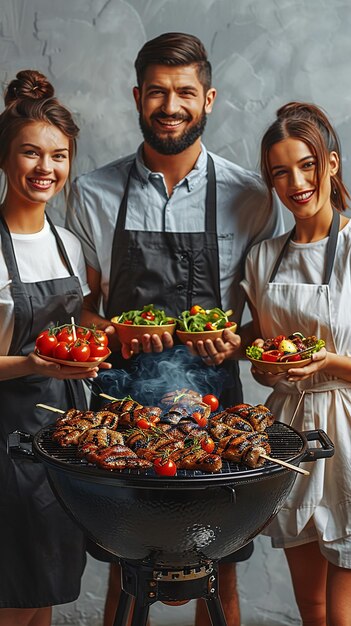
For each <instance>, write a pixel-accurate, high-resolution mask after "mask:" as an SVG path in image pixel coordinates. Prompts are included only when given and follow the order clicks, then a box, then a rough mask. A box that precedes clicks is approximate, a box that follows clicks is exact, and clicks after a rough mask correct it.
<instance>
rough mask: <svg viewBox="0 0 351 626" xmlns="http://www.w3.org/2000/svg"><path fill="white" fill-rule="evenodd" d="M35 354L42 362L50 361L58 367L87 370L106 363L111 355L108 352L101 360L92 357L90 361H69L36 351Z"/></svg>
mask: <svg viewBox="0 0 351 626" xmlns="http://www.w3.org/2000/svg"><path fill="white" fill-rule="evenodd" d="M35 353H36V354H37V355H38V356H40V358H41V359H44V361H51V362H52V363H59V364H60V365H68V366H70V367H87V368H89V367H90V368H92V367H96V366H98V365H100V363H103V362H104V361H106V359H108V357H109V356H110V354H111V350H109V352H108V354H106V356H103V357H102V358H99V357H94V359H93V360H92V361H69V360H68V359H67V360H66V359H55V358H54V357H53V356H45V355H44V354H40V352H38V351H37V350H36V351H35Z"/></svg>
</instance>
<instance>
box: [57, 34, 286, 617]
mask: <svg viewBox="0 0 351 626" xmlns="http://www.w3.org/2000/svg"><path fill="white" fill-rule="evenodd" d="M135 68H136V74H137V86H136V87H134V89H133V95H134V100H135V103H136V108H137V111H138V113H139V123H140V128H141V131H142V134H143V137H144V141H143V142H142V144H141V145H140V146H139V148H138V150H137V152H136V154H133V155H131V156H127V157H124V158H122V159H119V160H117V161H114V162H112V163H110V164H107V165H105V166H103V167H101V168H99V169H97V170H95V171H94V172H91V173H89V174H85V175H82V176H80V177H79V178H78V179H77V180H76V181H75V183H74V184H73V190H72V194H71V198H70V207H69V211H68V218H67V226H68V227H69V228H70V229H71V230H72V231H73V232H74V233H75V234H76V235H77V236H78V237H79V238H80V240H81V242H82V245H83V250H84V254H85V258H86V263H87V276H88V282H89V286H90V289H91V294H90V296H88V297H87V298H86V301H85V306H84V312H83V317H82V323H84V324H85V325H91V324H93V323H94V324H96V325H97V326H98V327H99V328H103V329H105V330H107V332H109V333H110V344H109V345H110V347H111V349H112V350H114V359H113V361H114V366H115V367H122V368H123V369H126V368H127V364H128V363H130V362H133V356H134V355H135V354H137V353H138V352H139V351H140V350H139V344H138V341H136V340H135V341H132V342H131V344H130V345H122V346H120V345H119V343H118V340H117V336H116V335H115V334H113V333H114V329H113V328H112V327H111V325H110V322H109V320H110V319H111V317H113V316H115V315H118V314H119V313H121V312H122V311H128V310H131V309H141V308H143V306H144V305H146V304H149V303H151V302H152V303H154V304H155V306H157V307H159V308H162V309H165V310H166V311H167V313H168V314H172V315H179V314H180V313H181V311H183V310H186V309H189V308H190V307H191V306H192V305H193V304H199V305H201V306H203V307H204V308H206V309H209V308H212V307H215V306H217V307H220V308H222V309H223V310H227V309H232V310H233V319H234V320H235V321H236V322H238V323H240V319H241V316H242V312H243V307H244V294H243V292H242V291H241V289H240V287H239V283H240V280H241V279H242V277H243V275H242V270H243V262H244V260H245V257H246V254H247V251H248V249H249V248H250V247H251V246H252V245H253V244H254V243H257V242H258V241H261V240H262V239H266V238H269V237H272V236H275V235H277V234H280V233H281V232H283V224H282V217H281V213H280V209H279V207H274V208H273V209H272V210H271V209H270V204H269V200H268V196H267V195H266V192H265V191H264V187H263V185H262V183H261V180H260V178H259V176H258V175H257V174H255V173H253V172H249V171H247V170H244V169H243V168H241V167H240V166H238V165H235V164H233V163H231V162H229V161H227V160H225V159H223V158H222V157H220V156H218V155H215V154H212V153H209V152H208V151H207V150H206V148H205V146H204V145H203V144H202V142H201V136H202V134H203V132H204V129H205V126H206V119H207V115H208V114H209V113H211V111H212V107H213V103H214V101H215V97H216V90H215V89H214V88H213V87H212V81H211V65H210V63H209V61H208V59H207V53H206V50H205V48H204V46H203V44H202V43H201V41H200V40H199V39H198V38H197V37H194V36H192V35H188V34H184V33H165V34H162V35H160V36H159V37H156V38H155V39H153V40H151V41H149V42H147V43H146V44H145V45H144V46H143V47H142V49H141V50H140V51H139V54H138V56H137V59H136V62H135ZM225 332H226V331H224V336H223V338H224V341H226V336H225ZM211 343H212V342H211ZM172 347H173V338H172V337H171V335H170V334H169V333H164V335H163V336H162V338H159V337H158V336H157V335H150V334H146V335H144V337H143V342H142V349H143V351H144V352H146V353H148V352H155V353H157V352H162V351H163V350H165V349H172ZM214 347H215V346H211V350H209V351H208V355H209V356H208V357H207V358H206V359H204V362H203V363H201V361H200V360H199V359H197V361H198V362H199V367H208V366H209V365H213V364H214V363H215V361H214V360H213V353H214V352H215V350H214V349H213V348H214ZM194 358H196V357H194ZM221 367H223V368H225V369H227V370H228V371H229V373H230V376H231V380H232V386H231V387H230V388H228V389H225V391H224V393H223V395H222V396H221V402H222V404H223V405H224V406H231V405H233V404H236V403H239V402H242V400H243V397H242V388H241V383H240V378H239V368H238V364H237V362H236V361H225V362H224V363H223V364H222V365H221ZM252 549H253V545H252V543H250V544H249V545H247V546H245V547H244V548H243V549H241V550H239V551H237V552H236V553H235V554H233V555H231V556H230V557H227V558H226V559H225V560H224V561H221V562H220V565H219V593H220V598H221V602H222V605H223V609H224V613H225V616H226V620H227V624H228V626H239V625H240V611H239V603H238V597H237V590H236V572H235V563H236V562H238V561H243V560H246V559H247V558H249V556H250V555H251V553H252ZM116 585H120V575H119V570H118V566H117V565H116V564H113V565H112V567H111V576H110V586H109V591H108V596H107V605H106V612H105V622H104V626H111V625H112V624H113V616H114V610H115V608H116V602H117V600H118V598H117V593H116ZM210 623H211V622H210V619H209V616H208V615H207V609H206V606H205V604H204V603H203V602H202V601H199V602H198V603H197V609H196V618H195V624H196V626H210Z"/></svg>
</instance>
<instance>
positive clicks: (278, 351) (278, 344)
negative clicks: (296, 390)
mask: <svg viewBox="0 0 351 626" xmlns="http://www.w3.org/2000/svg"><path fill="white" fill-rule="evenodd" d="M324 346H325V341H323V339H317V337H315V336H314V335H311V336H309V337H305V336H304V335H303V334H302V333H300V332H295V333H292V334H291V335H288V336H286V335H277V336H276V337H273V338H270V339H266V340H265V341H264V343H263V346H262V347H258V346H255V345H251V346H248V347H247V348H246V356H247V358H248V359H249V361H251V363H252V364H253V365H254V367H255V368H256V369H257V370H258V371H260V372H270V373H271V374H280V373H282V372H286V371H288V370H289V369H291V368H293V367H294V368H295V367H304V366H305V365H308V363H310V362H311V356H312V354H313V353H314V352H318V351H319V350H320V349H321V348H323V347H324Z"/></svg>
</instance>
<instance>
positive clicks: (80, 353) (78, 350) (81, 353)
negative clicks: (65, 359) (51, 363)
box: [70, 339, 90, 362]
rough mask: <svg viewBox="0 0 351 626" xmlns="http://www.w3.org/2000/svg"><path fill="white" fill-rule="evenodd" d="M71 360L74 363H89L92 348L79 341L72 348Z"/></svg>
mask: <svg viewBox="0 0 351 626" xmlns="http://www.w3.org/2000/svg"><path fill="white" fill-rule="evenodd" d="M70 356H71V359H72V360H73V361H80V362H83V361H87V360H88V359H89V357H90V346H89V344H88V343H85V342H84V341H82V340H81V339H77V341H76V342H75V343H74V344H73V346H72V347H71V355H70Z"/></svg>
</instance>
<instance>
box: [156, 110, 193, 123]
mask: <svg viewBox="0 0 351 626" xmlns="http://www.w3.org/2000/svg"><path fill="white" fill-rule="evenodd" d="M151 119H152V120H175V121H177V122H178V121H179V122H180V121H182V122H183V121H184V122H188V121H189V120H190V119H191V118H190V117H189V116H188V115H180V114H179V113H173V115H167V113H162V111H160V113H153V114H152V115H151Z"/></svg>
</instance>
